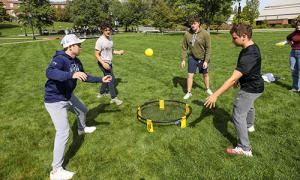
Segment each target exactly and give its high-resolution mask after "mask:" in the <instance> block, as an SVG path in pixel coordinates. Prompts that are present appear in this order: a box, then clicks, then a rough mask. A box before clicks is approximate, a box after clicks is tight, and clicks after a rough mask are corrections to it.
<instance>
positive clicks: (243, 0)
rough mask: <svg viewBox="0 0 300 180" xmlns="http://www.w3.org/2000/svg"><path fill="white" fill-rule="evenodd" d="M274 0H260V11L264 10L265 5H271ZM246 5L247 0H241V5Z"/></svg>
mask: <svg viewBox="0 0 300 180" xmlns="http://www.w3.org/2000/svg"><path fill="white" fill-rule="evenodd" d="M271 1H272V0H260V6H259V11H261V10H263V9H264V7H266V6H267V5H269V4H270V3H271ZM245 5H246V0H241V6H242V7H244V6H245Z"/></svg>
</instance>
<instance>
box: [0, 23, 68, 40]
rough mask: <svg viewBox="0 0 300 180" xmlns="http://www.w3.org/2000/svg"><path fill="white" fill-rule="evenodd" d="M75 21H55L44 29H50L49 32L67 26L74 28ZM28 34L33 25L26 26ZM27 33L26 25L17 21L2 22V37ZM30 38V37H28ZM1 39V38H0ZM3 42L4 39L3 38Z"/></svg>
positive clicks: (0, 28) (0, 26)
mask: <svg viewBox="0 0 300 180" xmlns="http://www.w3.org/2000/svg"><path fill="white" fill-rule="evenodd" d="M72 27H73V23H69V22H54V24H53V25H52V26H48V27H44V28H43V29H48V31H49V32H52V31H53V30H54V31H58V30H62V29H66V28H69V29H70V28H72ZM26 32H27V34H32V31H31V27H26ZM34 33H35V34H38V33H39V31H38V29H35V30H34ZM21 34H23V35H24V34H25V30H24V27H23V26H22V25H20V24H18V23H16V22H13V23H10V22H4V23H1V24H0V38H1V37H17V36H18V35H21ZM28 38H30V37H28ZM0 40H1V39H0ZM1 42H2V40H1Z"/></svg>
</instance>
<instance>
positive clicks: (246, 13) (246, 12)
mask: <svg viewBox="0 0 300 180" xmlns="http://www.w3.org/2000/svg"><path fill="white" fill-rule="evenodd" d="M258 8H259V0H246V6H245V7H244V8H243V10H242V12H241V14H240V23H244V24H249V25H255V19H256V18H258V16H259V10H258ZM237 21H238V20H237V19H236V18H234V23H236V24H237V23H238V22H237Z"/></svg>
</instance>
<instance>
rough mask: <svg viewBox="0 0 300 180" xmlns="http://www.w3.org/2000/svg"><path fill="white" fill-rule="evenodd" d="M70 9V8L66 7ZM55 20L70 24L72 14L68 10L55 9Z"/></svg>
mask: <svg viewBox="0 0 300 180" xmlns="http://www.w3.org/2000/svg"><path fill="white" fill-rule="evenodd" d="M66 7H68V6H66ZM55 20H56V21H62V22H68V21H69V20H70V13H69V9H68V8H55Z"/></svg>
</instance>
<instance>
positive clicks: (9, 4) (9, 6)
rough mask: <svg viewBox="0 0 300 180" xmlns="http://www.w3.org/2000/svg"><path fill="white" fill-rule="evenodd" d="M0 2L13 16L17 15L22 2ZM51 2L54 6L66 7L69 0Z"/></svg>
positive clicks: (2, 0) (4, 0)
mask: <svg viewBox="0 0 300 180" xmlns="http://www.w3.org/2000/svg"><path fill="white" fill-rule="evenodd" d="M0 2H3V5H4V9H5V10H6V13H7V14H8V15H10V16H12V17H16V16H17V15H16V10H17V9H18V8H19V7H20V4H21V3H22V2H21V1H19V0H0ZM50 4H51V6H52V7H54V8H56V9H64V8H65V7H66V4H67V1H62V2H53V1H50Z"/></svg>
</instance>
